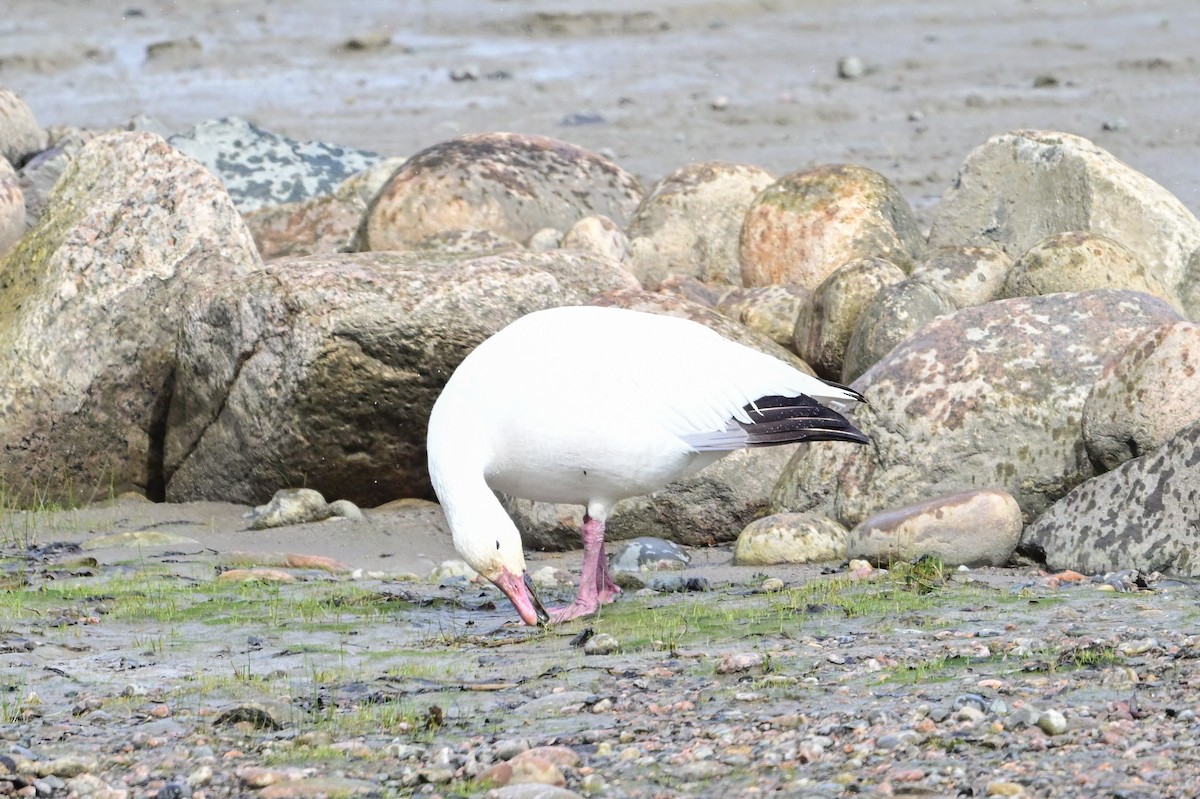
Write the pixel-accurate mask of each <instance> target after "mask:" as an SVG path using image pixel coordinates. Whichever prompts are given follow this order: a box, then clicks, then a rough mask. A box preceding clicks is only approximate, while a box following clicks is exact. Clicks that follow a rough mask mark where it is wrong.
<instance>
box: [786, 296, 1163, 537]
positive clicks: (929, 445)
mask: <svg viewBox="0 0 1200 799" xmlns="http://www.w3.org/2000/svg"><path fill="white" fill-rule="evenodd" d="M1171 321H1178V316H1177V315H1176V314H1175V313H1174V312H1173V311H1172V310H1171V309H1170V308H1169V307H1168V306H1167V305H1166V304H1165V303H1163V302H1162V301H1161V300H1156V299H1154V298H1152V297H1149V296H1147V295H1145V294H1139V293H1134V292H1121V291H1110V290H1097V291H1087V292H1081V293H1078V294H1054V295H1050V296H1048V297H1021V298H1017V299H1012V300H1000V301H997V302H991V303H988V304H986V305H980V306H976V307H974V308H965V309H963V310H960V311H957V312H955V313H953V314H949V315H947V316H942V317H939V318H938V319H935V320H934V321H932V322H930V323H928V324H927V325H925V326H924V327H923V328H921V330H920V331H919V332H918V333H917V334H916V335H914V336H912V337H910V338H909V339H907V340H906V341H905V342H904V343H902V344H901V345H900V346H898V347H897V348H896V349H894V350H892V352H891V353H889V354H888V356H887V357H886V358H884V359H883V360H882V361H880V362H879V363H877V364H875V366H873V367H871V369H870V370H868V371H867V373H866V374H864V375H863V376H862V377H860V378H859V379H858V380H857V381H855V383H854V386H855V388H857V389H859V390H860V391H862V392H863V393H864V394H865V395H866V396H867V399H868V400H869V401H870V404H869V405H866V406H862V407H860V408H859V409H858V410H856V411H855V413H854V416H855V417H856V423H857V425H858V427H859V428H860V429H861V430H863V431H864V432H866V434H867V435H868V436H870V438H871V443H872V446H870V447H855V446H852V445H848V444H847V445H842V444H830V445H825V446H819V447H817V446H813V447H808V448H807V449H805V450H802V451H800V452H799V453H798V454H797V456H796V457H795V458H794V459H793V461H792V462H791V463H790V464H789V465H788V469H787V471H786V472H785V473H784V476H783V478H782V479H781V480H780V482H779V485H778V486H777V487H776V491H775V494H774V499H773V502H772V506H773V509H774V510H775V511H785V510H792V511H814V512H818V513H824V514H825V515H828V516H832V517H833V518H835V519H838V520H839V521H840V522H842V523H843V524H847V525H854V524H857V523H858V522H860V521H862V520H863V519H865V518H867V517H868V516H871V515H873V514H875V513H878V512H879V511H881V510H886V509H887V508H895V507H900V506H904V505H910V504H913V503H916V502H920V501H922V500H924V499H926V498H927V497H930V496H939V495H944V494H953V493H957V492H959V491H966V490H971V489H975V488H983V487H989V488H1000V489H1003V490H1005V491H1007V492H1008V493H1010V494H1012V495H1013V497H1014V498H1016V500H1017V502H1018V503H1020V505H1021V508H1022V510H1023V511H1024V513H1025V515H1026V518H1031V517H1036V516H1037V515H1038V514H1040V513H1041V512H1042V511H1043V510H1044V509H1045V508H1046V507H1048V506H1049V505H1050V504H1051V503H1052V502H1054V501H1055V500H1056V499H1058V498H1059V497H1061V496H1063V495H1064V494H1065V493H1066V492H1067V491H1068V490H1070V489H1071V488H1073V487H1074V486H1076V485H1078V484H1079V483H1080V482H1082V481H1084V480H1086V479H1088V478H1089V477H1091V476H1093V475H1094V474H1095V471H1094V469H1093V467H1092V465H1091V463H1090V461H1089V460H1088V458H1087V457H1086V454H1085V451H1084V448H1083V440H1082V415H1083V403H1084V400H1085V399H1086V398H1087V395H1088V392H1089V391H1090V390H1091V387H1092V384H1093V383H1095V381H1096V379H1097V377H1099V374H1100V371H1101V369H1102V368H1103V365H1104V363H1105V361H1106V360H1107V359H1108V358H1109V357H1111V354H1112V353H1114V352H1119V351H1120V350H1121V349H1123V348H1124V347H1126V346H1127V345H1128V344H1129V342H1130V341H1132V340H1133V339H1134V337H1136V336H1137V335H1138V334H1140V333H1141V332H1143V331H1145V330H1147V329H1150V328H1154V327H1158V326H1159V325H1162V324H1165V323H1167V322H1171Z"/></svg>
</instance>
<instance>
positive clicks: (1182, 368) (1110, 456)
mask: <svg viewBox="0 0 1200 799" xmlns="http://www.w3.org/2000/svg"><path fill="white" fill-rule="evenodd" d="M1197 419H1200V325H1195V324H1192V323H1190V322H1172V323H1170V324H1166V325H1163V326H1161V327H1158V328H1155V329H1153V330H1147V331H1145V332H1144V333H1142V334H1141V335H1140V336H1138V337H1137V338H1135V339H1134V340H1133V342H1132V343H1131V344H1130V345H1129V346H1128V347H1127V348H1126V349H1125V351H1124V352H1122V353H1121V354H1120V355H1118V356H1117V357H1116V358H1115V359H1113V360H1112V361H1111V362H1110V363H1109V364H1108V366H1107V367H1105V369H1104V373H1103V374H1102V375H1101V376H1100V379H1099V380H1097V381H1096V383H1095V385H1094V386H1092V390H1091V393H1090V394H1088V398H1087V402H1086V403H1084V406H1083V442H1084V444H1085V445H1086V446H1087V452H1088V456H1089V457H1090V458H1091V459H1092V463H1093V464H1095V465H1096V468H1097V469H1098V470H1099V471H1108V470H1109V469H1114V468H1116V467H1117V466H1119V465H1120V464H1122V463H1124V462H1125V461H1127V460H1129V459H1130V458H1137V457H1139V456H1141V455H1145V454H1147V453H1150V452H1153V451H1154V450H1156V449H1158V448H1159V447H1160V446H1162V445H1163V443H1164V442H1165V441H1166V440H1167V439H1168V438H1170V437H1171V436H1172V435H1174V434H1175V433H1176V432H1177V431H1179V430H1180V429H1181V428H1183V427H1185V426H1187V425H1189V424H1191V423H1192V422H1194V421H1195V420H1197Z"/></svg>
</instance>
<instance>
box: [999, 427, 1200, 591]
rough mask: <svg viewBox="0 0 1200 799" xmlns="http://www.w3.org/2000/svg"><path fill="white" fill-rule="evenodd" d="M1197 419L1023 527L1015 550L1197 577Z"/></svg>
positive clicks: (1054, 562) (1092, 569)
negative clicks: (1159, 445) (1160, 443)
mask: <svg viewBox="0 0 1200 799" xmlns="http://www.w3.org/2000/svg"><path fill="white" fill-rule="evenodd" d="M1198 518H1200V422H1195V423H1192V424H1191V425H1189V426H1187V427H1185V428H1183V429H1182V430H1180V431H1179V432H1178V433H1176V434H1175V435H1174V436H1172V437H1171V438H1169V439H1168V440H1167V441H1166V443H1164V444H1163V445H1162V446H1161V447H1159V448H1158V449H1157V450H1155V451H1153V452H1151V453H1149V454H1146V455H1143V456H1142V457H1140V458H1134V459H1133V460H1129V461H1126V462H1125V463H1123V464H1121V465H1120V466H1118V467H1117V468H1116V469H1113V470H1112V471H1110V472H1105V473H1104V474H1102V475H1100V476H1099V477H1094V478H1092V479H1091V480H1088V481H1087V482H1086V483H1084V484H1083V485H1081V486H1079V487H1078V488H1076V489H1075V490H1074V491H1072V492H1071V493H1069V494H1067V495H1066V496H1065V497H1063V498H1062V499H1060V500H1059V501H1058V502H1056V503H1054V504H1053V505H1052V506H1051V507H1050V508H1049V509H1048V510H1046V512H1045V513H1043V514H1041V516H1040V517H1039V518H1038V519H1037V520H1035V521H1034V522H1033V523H1032V524H1030V525H1029V526H1028V527H1026V528H1025V532H1024V533H1023V534H1022V535H1021V544H1020V547H1019V551H1020V552H1022V553H1023V554H1026V555H1028V556H1029V557H1032V558H1035V559H1037V560H1040V561H1042V562H1044V563H1045V564H1046V565H1047V566H1049V567H1050V568H1052V569H1055V570H1056V571H1057V570H1061V569H1074V570H1076V571H1079V572H1082V573H1084V574H1099V573H1103V572H1106V571H1116V570H1120V569H1140V570H1142V571H1145V572H1152V571H1160V572H1165V573H1167V574H1178V575H1184V576H1188V577H1197V576H1200V556H1198V555H1197V553H1198V552H1200V528H1198V527H1197V526H1196V519H1198Z"/></svg>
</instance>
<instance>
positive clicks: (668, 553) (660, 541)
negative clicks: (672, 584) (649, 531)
mask: <svg viewBox="0 0 1200 799" xmlns="http://www.w3.org/2000/svg"><path fill="white" fill-rule="evenodd" d="M691 560H692V556H691V555H689V554H688V553H687V551H686V550H685V549H683V547H681V546H679V545H678V544H676V543H675V542H674V541H667V540H666V539H664V538H655V537H653V536H642V537H640V538H635V539H633V540H632V541H629V542H628V543H626V544H624V545H623V546H622V547H621V548H620V549H619V550H617V552H616V553H615V554H614V555H613V557H612V563H611V566H612V570H613V571H615V572H640V571H641V572H644V571H674V570H677V569H683V568H685V567H686V566H687V565H688V563H690V562H691Z"/></svg>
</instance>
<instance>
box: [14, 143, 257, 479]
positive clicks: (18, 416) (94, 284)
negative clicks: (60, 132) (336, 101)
mask: <svg viewBox="0 0 1200 799" xmlns="http://www.w3.org/2000/svg"><path fill="white" fill-rule="evenodd" d="M259 265H260V261H259V259H258V253H257V251H256V250H255V248H254V242H253V240H252V239H251V238H250V233H249V231H248V230H246V226H245V224H244V223H243V222H242V219H241V217H240V216H239V215H238V213H237V210H236V209H235V208H234V207H233V204H232V203H231V202H230V200H229V197H228V195H227V194H226V193H225V190H224V188H223V187H222V186H221V185H220V183H219V182H218V181H217V180H216V178H214V177H213V175H212V173H210V172H209V171H208V170H206V169H204V168H203V167H202V166H201V165H200V164H198V163H196V162H195V161H193V160H192V159H191V158H188V157H186V156H184V155H182V154H181V153H179V152H178V151H177V150H175V149H173V148H171V147H170V146H168V145H167V143H166V142H165V141H163V140H162V139H161V138H160V137H158V136H155V135H153V134H148V133H119V134H112V135H107V136H102V137H99V138H97V139H94V140H92V141H91V142H89V143H88V144H87V145H86V146H84V148H83V149H82V150H81V151H80V153H79V155H78V156H77V157H76V158H75V159H74V160H73V161H72V162H71V165H70V166H69V167H68V169H67V171H66V172H65V173H64V175H63V177H62V179H61V180H60V181H59V182H58V184H57V187H56V188H55V190H54V192H53V193H52V195H51V197H50V200H49V202H48V204H47V206H46V210H45V212H44V213H43V214H42V217H41V219H40V220H39V222H38V224H37V225H35V226H34V227H33V228H32V229H31V230H30V231H29V232H28V233H27V234H26V235H25V236H24V238H22V239H21V241H20V243H18V244H17V246H16V247H15V248H14V249H12V250H11V251H10V252H9V254H8V256H7V257H5V258H4V259H3V260H0V286H3V290H0V341H4V342H5V345H4V347H2V348H0V409H2V411H0V441H4V442H5V446H4V447H2V448H0V483H3V484H4V485H5V486H6V490H7V492H8V494H9V496H13V495H18V496H19V495H21V494H22V493H23V492H25V491H27V490H28V491H37V492H38V493H39V494H44V495H45V496H43V499H44V498H46V497H52V496H57V497H64V496H67V495H71V496H72V498H73V500H74V501H76V502H86V501H88V500H89V499H91V498H92V497H94V496H96V495H100V496H105V497H107V496H109V495H110V492H115V493H121V492H123V491H127V490H134V489H136V490H139V491H142V492H144V493H147V494H148V495H149V496H151V497H154V498H161V496H162V473H161V463H162V447H163V425H164V423H165V421H166V414H167V408H168V406H169V405H170V403H171V397H172V383H173V374H174V370H175V345H176V340H177V335H178V324H179V320H180V317H181V316H182V307H183V304H184V302H185V301H186V299H187V298H188V297H190V296H192V295H193V294H194V293H196V292H197V291H199V290H200V289H201V287H205V286H207V285H208V284H209V283H212V282H220V281H222V280H226V279H230V278H234V277H237V276H239V275H242V274H244V273H245V272H247V271H249V270H251V269H254V268H256V267H258V266H259Z"/></svg>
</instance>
